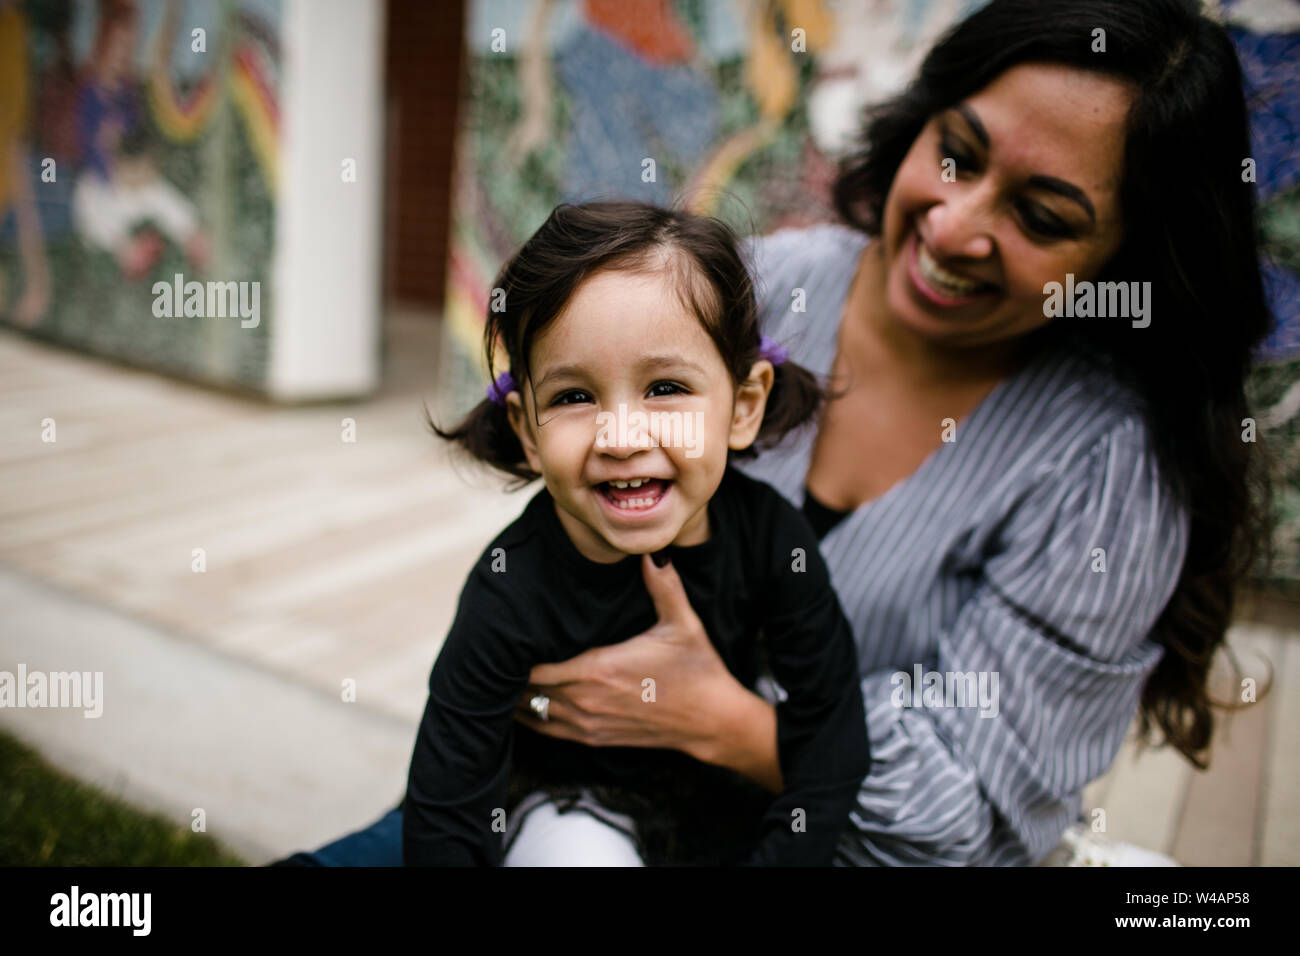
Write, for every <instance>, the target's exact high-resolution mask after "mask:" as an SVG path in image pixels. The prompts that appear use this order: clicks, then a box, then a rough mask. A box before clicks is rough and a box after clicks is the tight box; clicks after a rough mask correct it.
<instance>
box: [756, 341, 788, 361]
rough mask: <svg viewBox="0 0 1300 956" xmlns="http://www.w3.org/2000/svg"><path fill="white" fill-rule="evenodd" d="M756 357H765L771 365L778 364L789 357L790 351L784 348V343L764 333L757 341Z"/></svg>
mask: <svg viewBox="0 0 1300 956" xmlns="http://www.w3.org/2000/svg"><path fill="white" fill-rule="evenodd" d="M758 357H759V358H761V359H767V360H768V361H769V362H771V363H772V364H773V365H780V364H781V363H782V362H784V361H785V360H786V359H788V358H789V357H790V353H789V352H787V351H786V350H785V346H784V345H782V344H781V343H779V342H777V341H776V340H775V339H769V338H768V337H767V336H766V335H764V336H763V337H762V338H760V339H759V342H758Z"/></svg>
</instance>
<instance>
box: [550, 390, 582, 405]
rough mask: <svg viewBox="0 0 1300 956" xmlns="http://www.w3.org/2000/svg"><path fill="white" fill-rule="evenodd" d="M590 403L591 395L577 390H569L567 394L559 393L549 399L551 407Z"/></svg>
mask: <svg viewBox="0 0 1300 956" xmlns="http://www.w3.org/2000/svg"><path fill="white" fill-rule="evenodd" d="M589 401H591V395H590V394H588V393H587V392H582V391H579V390H577V389H571V390H569V391H567V392H561V393H560V394H559V395H556V396H555V398H553V399H551V406H552V407H554V406H556V405H580V404H582V403H583V402H589Z"/></svg>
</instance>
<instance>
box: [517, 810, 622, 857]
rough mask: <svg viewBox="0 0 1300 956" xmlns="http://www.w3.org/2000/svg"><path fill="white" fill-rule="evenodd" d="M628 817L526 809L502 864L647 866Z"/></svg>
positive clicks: (603, 812) (603, 813)
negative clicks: (632, 832)
mask: <svg viewBox="0 0 1300 956" xmlns="http://www.w3.org/2000/svg"><path fill="white" fill-rule="evenodd" d="M632 829H633V824H632V821H631V819H630V818H628V817H626V816H623V815H622V814H615V813H613V812H612V811H609V810H605V809H603V808H602V809H601V810H600V816H596V815H595V814H594V813H592V812H591V811H590V810H587V809H584V808H583V806H582V805H576V806H570V807H567V808H566V807H559V806H557V805H556V803H555V802H554V801H551V800H547V801H545V802H541V803H536V804H535V805H532V806H531V807H530V809H528V810H527V811H526V814H525V815H524V817H523V821H522V822H521V823H520V824H519V827H518V832H517V833H516V834H515V835H514V839H513V841H512V842H511V843H510V846H509V849H507V850H506V854H505V858H504V860H502V865H503V866H645V862H644V861H643V860H642V859H641V854H640V853H639V852H638V850H637V846H636V840H634V839H633V838H632V836H631V835H630V833H629V832H627V831H629V830H632Z"/></svg>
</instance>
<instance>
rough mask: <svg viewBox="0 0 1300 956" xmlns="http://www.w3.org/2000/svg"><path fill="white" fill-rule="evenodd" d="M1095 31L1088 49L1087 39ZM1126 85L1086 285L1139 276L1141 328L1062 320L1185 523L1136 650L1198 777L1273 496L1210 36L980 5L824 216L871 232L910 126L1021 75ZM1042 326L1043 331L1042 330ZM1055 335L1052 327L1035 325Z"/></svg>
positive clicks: (1244, 234) (1073, 3) (1060, 2)
mask: <svg viewBox="0 0 1300 956" xmlns="http://www.w3.org/2000/svg"><path fill="white" fill-rule="evenodd" d="M1098 29H1100V30H1103V31H1104V44H1105V48H1104V52H1103V51H1101V50H1100V49H1098V50H1096V51H1094V46H1099V44H1097V43H1096V42H1095V41H1096V40H1097V39H1098V37H1099V36H1102V35H1099V34H1096V33H1094V31H1096V30H1098ZM1033 62H1041V63H1056V64H1064V65H1067V66H1072V67H1077V68H1079V69H1083V70H1090V71H1094V72H1097V73H1101V74H1105V75H1108V76H1112V77H1117V78H1120V79H1122V80H1127V81H1128V82H1129V83H1131V84H1132V86H1133V88H1134V89H1135V91H1136V93H1135V100H1134V102H1133V105H1132V109H1131V112H1130V114H1129V116H1128V129H1127V140H1126V144H1125V154H1124V167H1123V184H1122V188H1121V192H1120V203H1121V208H1122V210H1123V216H1124V228H1125V234H1124V235H1125V238H1124V242H1123V245H1122V248H1121V249H1120V250H1119V252H1118V253H1117V255H1116V256H1115V258H1114V259H1113V260H1112V261H1111V262H1110V263H1109V264H1108V266H1107V268H1106V269H1105V270H1104V271H1103V274H1102V275H1101V276H1100V277H1099V280H1100V281H1107V280H1108V279H1121V278H1122V279H1124V280H1131V279H1135V278H1137V279H1141V280H1150V281H1151V284H1152V299H1153V300H1154V301H1155V302H1157V303H1159V306H1160V317H1158V318H1157V319H1156V320H1155V321H1153V322H1152V323H1151V324H1150V326H1149V327H1147V328H1143V329H1140V330H1135V329H1131V328H1128V327H1127V325H1126V324H1121V323H1091V324H1082V323H1080V324H1076V325H1072V326H1071V327H1070V328H1069V330H1068V331H1069V334H1073V335H1082V336H1086V337H1087V338H1089V339H1091V340H1092V341H1093V342H1094V343H1095V344H1096V345H1097V346H1099V347H1100V348H1101V349H1102V350H1103V352H1104V353H1105V354H1107V355H1108V356H1110V357H1111V358H1112V359H1113V360H1114V361H1115V366H1116V368H1117V370H1118V371H1119V373H1120V374H1121V375H1122V376H1124V377H1125V378H1126V379H1128V380H1129V381H1130V382H1131V383H1132V384H1133V385H1134V386H1135V387H1136V388H1137V389H1138V390H1139V392H1140V393H1141V394H1142V395H1143V396H1144V397H1145V399H1146V406H1147V409H1146V414H1147V419H1148V423H1149V426H1150V431H1151V435H1152V437H1153V440H1154V441H1155V443H1156V450H1157V454H1158V457H1159V460H1160V464H1161V467H1162V471H1163V472H1164V474H1165V475H1166V476H1167V477H1168V478H1169V479H1170V482H1171V484H1172V485H1174V486H1175V489H1176V491H1177V493H1178V494H1179V495H1180V497H1181V498H1182V500H1183V502H1184V504H1185V505H1186V506H1187V507H1188V509H1189V512H1190V515H1191V540H1190V542H1189V548H1188V553H1187V558H1186V561H1185V562H1184V564H1183V569H1182V574H1181V577H1180V578H1179V581H1178V585H1177V588H1176V589H1175V591H1174V594H1173V596H1172V597H1171V598H1170V600H1169V603H1168V604H1167V605H1166V607H1165V609H1164V612H1163V614H1162V615H1161V617H1160V618H1159V620H1158V621H1157V623H1156V625H1155V628H1154V631H1153V634H1152V637H1153V639H1155V640H1157V641H1158V642H1159V643H1160V644H1162V645H1163V646H1164V648H1165V653H1164V654H1163V655H1162V656H1161V659H1160V663H1159V664H1158V665H1157V667H1156V669H1155V671H1154V672H1153V674H1152V675H1151V677H1150V678H1149V679H1148V681H1147V684H1146V686H1145V687H1144V689H1143V693H1142V704H1141V723H1140V735H1141V737H1142V739H1144V740H1147V739H1149V738H1150V737H1151V736H1152V732H1153V730H1154V729H1155V727H1156V726H1158V727H1159V729H1160V731H1161V732H1162V733H1163V737H1164V740H1165V741H1167V742H1168V743H1170V744H1172V745H1173V746H1174V747H1176V748H1177V749H1178V750H1179V751H1180V752H1181V753H1182V754H1183V755H1184V756H1186V757H1187V759H1188V760H1190V761H1191V762H1192V763H1193V764H1195V765H1196V766H1198V767H1202V768H1203V767H1204V766H1206V763H1205V760H1204V757H1203V754H1204V751H1205V750H1206V749H1207V747H1208V746H1209V743H1210V738H1211V736H1212V733H1213V729H1214V718H1213V714H1212V713H1211V709H1210V708H1211V699H1210V695H1209V691H1208V688H1207V683H1208V677H1209V670H1210V665H1211V661H1212V659H1213V657H1214V654H1215V652H1216V650H1217V649H1218V648H1219V647H1220V645H1221V644H1222V643H1223V639H1224V635H1225V632H1226V630H1227V628H1228V625H1229V623H1230V621H1231V618H1232V611H1233V605H1234V591H1235V588H1236V586H1237V585H1238V583H1239V582H1241V581H1242V580H1243V579H1244V578H1245V577H1246V576H1247V575H1248V574H1249V573H1250V572H1251V571H1252V570H1254V569H1255V568H1256V567H1257V562H1259V560H1260V558H1261V556H1262V555H1267V556H1268V557H1269V558H1270V559H1271V553H1272V549H1271V544H1270V540H1271V539H1270V533H1271V519H1270V516H1271V511H1272V509H1271V501H1270V493H1269V489H1268V487H1267V483H1266V482H1265V481H1264V480H1263V478H1262V475H1263V473H1264V468H1263V463H1261V462H1260V461H1259V460H1258V456H1259V447H1258V446H1257V445H1255V444H1249V443H1247V442H1245V441H1244V440H1243V434H1242V430H1243V426H1244V424H1245V423H1244V421H1243V419H1246V418H1247V417H1248V416H1249V415H1250V411H1249V410H1248V408H1247V404H1246V397H1245V393H1244V383H1245V379H1246V375H1247V372H1248V371H1249V368H1250V365H1251V361H1252V358H1253V352H1254V349H1255V348H1256V346H1257V345H1258V344H1259V343H1260V341H1261V340H1262V339H1263V338H1264V336H1265V335H1266V334H1267V333H1268V331H1269V328H1270V321H1271V320H1270V315H1269V311H1268V306H1267V303H1266V300H1265V294H1264V287H1263V280H1262V278H1261V272H1260V266H1259V260H1258V250H1257V238H1256V237H1257V232H1256V222H1255V208H1254V196H1253V195H1252V191H1251V190H1252V186H1251V185H1250V184H1249V183H1247V182H1245V181H1243V180H1244V179H1245V177H1244V176H1243V161H1244V160H1245V159H1246V158H1247V157H1249V156H1250V143H1249V135H1248V118H1247V117H1248V113H1247V108H1246V102H1245V95H1244V93H1243V90H1242V75H1241V68H1240V65H1239V64H1238V62H1237V57H1236V53H1235V52H1234V50H1233V47H1232V44H1231V41H1230V40H1229V38H1228V35H1227V33H1226V31H1225V30H1224V29H1223V28H1222V27H1221V26H1219V25H1218V24H1216V23H1215V22H1213V21H1212V20H1210V19H1208V18H1207V17H1205V16H1204V15H1203V14H1201V13H1200V11H1199V9H1198V7H1197V4H1195V3H1194V2H1191V0H993V2H992V3H990V4H989V5H988V6H986V7H983V8H982V9H980V10H978V11H976V12H975V13H974V14H972V15H971V16H970V17H968V18H967V19H966V20H964V21H962V22H961V23H959V24H957V25H956V26H955V27H954V28H953V29H952V30H950V31H949V32H948V33H947V34H946V35H945V36H944V37H943V38H942V39H941V40H940V41H939V43H938V44H936V45H935V47H934V48H933V49H932V50H931V52H930V53H929V55H928V56H927V57H926V59H925V61H924V62H923V63H922V65H921V68H920V71H919V74H918V75H917V77H916V79H915V80H914V81H913V82H912V84H911V85H910V86H909V87H908V88H907V89H906V90H905V91H904V92H903V93H902V94H901V95H900V96H898V97H897V98H895V99H893V100H891V101H890V102H888V103H885V104H883V105H881V106H879V107H875V108H872V109H870V110H869V111H868V114H867V117H866V119H867V121H866V123H865V125H864V130H863V138H862V146H861V148H860V149H859V151H858V152H857V153H856V154H855V155H853V156H850V157H848V159H846V161H845V162H844V164H843V165H842V167H841V170H840V174H839V177H838V178H837V180H836V182H835V186H834V192H833V197H834V202H835V207H836V209H837V211H838V212H839V214H840V215H841V217H842V218H844V220H845V221H846V222H848V223H849V224H851V225H853V226H855V227H857V228H859V229H861V230H863V231H865V232H867V233H869V234H871V235H878V234H879V231H880V227H881V222H882V216H883V210H884V204H885V198H886V197H887V196H888V194H889V189H890V185H891V184H892V182H893V179H894V174H895V173H896V171H897V170H898V167H899V165H900V164H901V163H902V161H903V157H904V156H905V155H906V154H907V152H908V150H909V149H910V148H911V146H912V143H913V141H914V140H915V139H916V137H917V135H918V134H919V133H920V132H921V129H922V127H924V126H925V124H926V122H927V121H928V120H929V119H930V118H931V117H932V116H933V115H935V114H936V113H939V112H941V111H942V110H944V109H947V108H948V107H950V106H953V105H955V104H956V103H958V102H960V101H961V100H963V99H965V98H966V97H968V96H971V95H972V94H974V93H976V92H978V91H979V90H981V89H983V88H984V87H986V86H987V85H988V84H989V83H991V82H992V81H993V80H994V79H995V78H996V77H997V76H998V75H999V74H1001V73H1003V72H1004V71H1005V70H1007V69H1009V68H1011V67H1013V66H1016V65H1018V64H1021V63H1033ZM1053 327H1055V328H1053ZM1048 329H1049V330H1051V332H1052V334H1053V335H1057V334H1063V333H1064V332H1065V330H1064V329H1063V328H1062V327H1061V320H1059V319H1058V320H1056V321H1054V322H1053V323H1052V326H1049V327H1048Z"/></svg>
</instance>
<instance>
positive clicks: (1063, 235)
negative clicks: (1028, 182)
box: [1019, 202, 1074, 239]
mask: <svg viewBox="0 0 1300 956" xmlns="http://www.w3.org/2000/svg"><path fill="white" fill-rule="evenodd" d="M1019 208H1020V218H1021V219H1022V220H1023V221H1024V224H1025V226H1026V228H1028V229H1030V230H1031V231H1033V232H1036V233H1038V234H1039V235H1042V236H1047V237H1049V238H1051V239H1068V238H1070V237H1071V236H1073V235H1074V230H1073V229H1072V228H1070V225H1069V224H1068V223H1067V222H1065V220H1063V219H1061V217H1059V216H1057V215H1055V214H1053V213H1050V212H1048V211H1047V210H1046V209H1044V208H1043V207H1042V206H1040V205H1038V204H1037V203H1029V202H1025V203H1021V204H1020V207H1019Z"/></svg>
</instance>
